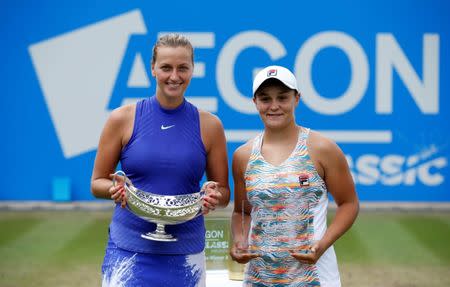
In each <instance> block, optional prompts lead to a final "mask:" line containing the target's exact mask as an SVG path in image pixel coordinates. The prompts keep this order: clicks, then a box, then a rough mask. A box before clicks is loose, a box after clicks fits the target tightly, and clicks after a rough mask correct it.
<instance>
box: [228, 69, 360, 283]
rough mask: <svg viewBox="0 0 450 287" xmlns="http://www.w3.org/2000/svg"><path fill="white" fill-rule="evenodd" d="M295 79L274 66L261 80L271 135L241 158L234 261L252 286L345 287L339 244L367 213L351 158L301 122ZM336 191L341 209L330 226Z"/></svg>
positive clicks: (258, 98)
mask: <svg viewBox="0 0 450 287" xmlns="http://www.w3.org/2000/svg"><path fill="white" fill-rule="evenodd" d="M299 100H300V93H299V90H298V88H297V83H296V79H295V76H294V75H293V74H292V73H291V72H290V71H289V70H288V69H286V68H284V67H280V66H269V67H266V68H265V69H263V70H262V71H260V72H259V73H258V74H257V75H256V77H255V79H254V81H253V101H254V103H255V105H256V109H257V110H258V112H259V114H260V117H261V119H262V121H263V123H264V132H262V133H261V134H260V135H258V136H257V137H256V138H254V139H252V140H250V141H249V142H247V143H245V144H244V145H242V146H241V147H239V148H238V149H237V150H236V151H235V153H234V156H233V177H234V188H235V195H234V203H235V205H234V212H233V215H232V233H233V246H232V248H231V252H230V255H231V257H232V258H233V259H234V260H235V261H237V262H239V263H243V264H244V263H247V262H248V264H247V266H246V268H245V274H244V286H326V287H330V286H332V287H334V286H341V283H340V277H339V271H338V266H337V260H336V255H335V253H334V249H333V246H332V245H333V243H334V242H335V241H336V240H337V239H338V238H339V237H340V236H341V235H342V234H344V233H345V232H346V231H347V230H348V229H349V228H350V226H351V225H352V224H353V222H354V220H355V219H356V216H357V214H358V210H359V203H358V198H357V195H356V192H355V187H354V183H353V179H352V177H351V174H350V171H349V168H348V165H347V162H346V159H345V156H344V154H343V153H342V151H341V150H340V149H339V147H338V146H337V145H336V144H335V143H334V142H333V141H331V140H329V139H327V138H326V137H324V136H322V135H321V134H320V133H318V132H315V131H312V130H310V129H309V128H305V127H302V126H299V125H297V123H296V121H295V116H294V111H295V108H296V107H297V105H298V103H299ZM328 193H330V194H331V195H332V196H333V198H334V201H335V202H336V205H337V210H336V215H335V217H334V219H333V221H332V222H331V224H330V226H328V228H327V223H326V218H327V206H328Z"/></svg>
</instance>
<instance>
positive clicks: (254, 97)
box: [253, 96, 256, 105]
mask: <svg viewBox="0 0 450 287" xmlns="http://www.w3.org/2000/svg"><path fill="white" fill-rule="evenodd" d="M253 103H254V104H255V105H256V96H253Z"/></svg>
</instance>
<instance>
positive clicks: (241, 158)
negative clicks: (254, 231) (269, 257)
mask: <svg viewBox="0 0 450 287" xmlns="http://www.w3.org/2000/svg"><path fill="white" fill-rule="evenodd" d="M250 153H251V142H248V143H246V144H245V145H243V146H241V147H239V148H238V149H237V150H236V151H235V153H234V155H233V164H232V169H233V180H234V209H233V213H232V215H231V234H232V239H233V244H232V246H231V250H230V256H231V258H232V259H233V260H235V261H236V262H239V263H243V264H245V263H247V262H248V261H250V260H251V259H253V258H255V257H258V255H256V254H249V253H246V252H240V250H239V249H246V248H248V246H247V240H248V235H249V232H250V222H251V217H250V213H251V206H250V203H249V202H248V200H247V192H246V189H245V178H244V173H245V169H246V166H247V163H248V159H249V157H250Z"/></svg>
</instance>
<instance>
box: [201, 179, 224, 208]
mask: <svg viewBox="0 0 450 287" xmlns="http://www.w3.org/2000/svg"><path fill="white" fill-rule="evenodd" d="M202 191H204V192H205V196H204V197H203V207H202V213H203V214H204V215H206V214H208V213H209V212H210V211H214V210H215V209H216V207H217V205H218V204H219V202H220V200H221V199H222V193H221V192H220V191H219V183H218V182H215V181H207V182H205V183H204V184H203V186H202Z"/></svg>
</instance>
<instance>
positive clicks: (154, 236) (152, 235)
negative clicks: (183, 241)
mask: <svg viewBox="0 0 450 287" xmlns="http://www.w3.org/2000/svg"><path fill="white" fill-rule="evenodd" d="M141 237H142V238H145V239H148V240H154V241H164V242H173V241H177V240H178V239H177V238H176V237H173V235H171V234H167V233H163V234H161V233H156V232H149V233H146V234H141Z"/></svg>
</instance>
